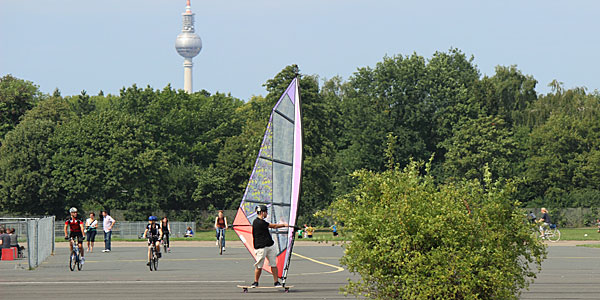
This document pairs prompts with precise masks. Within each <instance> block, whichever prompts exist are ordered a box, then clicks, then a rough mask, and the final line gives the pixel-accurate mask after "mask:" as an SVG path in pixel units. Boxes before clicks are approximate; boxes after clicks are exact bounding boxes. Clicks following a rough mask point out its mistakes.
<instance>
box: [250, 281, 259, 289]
mask: <svg viewBox="0 0 600 300" xmlns="http://www.w3.org/2000/svg"><path fill="white" fill-rule="evenodd" d="M250 287H251V288H255V287H258V282H256V281H255V282H253V283H252V284H251V285H250Z"/></svg>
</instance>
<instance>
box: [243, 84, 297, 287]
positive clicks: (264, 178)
mask: <svg viewBox="0 0 600 300" xmlns="http://www.w3.org/2000/svg"><path fill="white" fill-rule="evenodd" d="M301 168H302V127H301V112H300V97H299V90H298V79H294V80H293V81H292V82H291V83H290V85H289V86H288V88H287V90H286V92H285V93H284V94H283V95H282V96H281V98H280V99H279V101H278V102H277V104H276V105H275V107H274V108H273V111H272V113H271V117H270V118H269V123H268V125H267V129H266V132H265V136H264V138H263V141H262V144H261V147H260V151H259V154H258V157H257V159H256V163H255V165H254V169H253V171H252V175H251V176H250V180H249V181H248V185H247V187H246V191H245V193H244V197H243V198H242V202H241V204H240V208H239V210H238V212H237V215H236V217H235V220H234V223H233V225H234V230H235V232H236V233H237V234H238V236H239V237H240V240H241V241H242V243H244V245H245V246H246V248H247V249H248V250H249V251H250V253H251V255H252V257H254V258H255V259H256V257H255V254H254V245H253V241H252V226H251V224H252V222H253V221H254V219H255V218H256V213H255V208H256V206H257V205H260V204H265V205H267V207H268V209H269V210H268V212H269V215H268V217H267V222H269V223H288V224H290V225H291V226H294V225H295V224H296V218H297V208H298V198H299V195H300V193H299V192H300V175H301ZM293 236H294V234H293V230H291V229H290V228H278V229H271V237H272V238H273V241H274V242H275V244H276V246H277V248H278V250H279V254H278V256H277V267H278V276H279V277H281V278H283V279H284V280H285V278H286V276H287V269H288V267H289V258H290V255H291V251H292V247H293ZM263 269H265V270H266V271H268V272H271V268H270V267H269V266H268V263H265V265H264V267H263Z"/></svg>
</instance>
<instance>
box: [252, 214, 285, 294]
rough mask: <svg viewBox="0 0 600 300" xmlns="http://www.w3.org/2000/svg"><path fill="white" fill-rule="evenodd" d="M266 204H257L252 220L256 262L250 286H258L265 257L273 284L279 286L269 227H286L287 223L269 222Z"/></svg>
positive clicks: (273, 243)
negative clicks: (269, 267) (271, 274)
mask: <svg viewBox="0 0 600 300" xmlns="http://www.w3.org/2000/svg"><path fill="white" fill-rule="evenodd" d="M267 214H268V212H267V206H266V205H259V206H257V207H256V219H254V222H252V238H253V240H254V253H255V254H256V263H255V264H254V283H252V285H251V287H258V279H259V278H260V274H261V273H262V267H263V265H264V263H265V257H266V258H267V259H268V260H269V265H270V266H271V272H272V273H273V280H274V281H275V283H274V286H281V283H279V279H278V278H277V274H278V270H277V247H276V246H275V242H274V241H273V239H272V238H271V232H269V228H282V227H288V224H287V223H282V224H269V223H268V222H267V221H265V219H266V218H267Z"/></svg>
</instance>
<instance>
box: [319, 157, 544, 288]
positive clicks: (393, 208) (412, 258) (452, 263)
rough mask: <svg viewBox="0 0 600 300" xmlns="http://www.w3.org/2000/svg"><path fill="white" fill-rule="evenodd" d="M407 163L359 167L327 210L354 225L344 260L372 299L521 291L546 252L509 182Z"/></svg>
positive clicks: (347, 227) (356, 285)
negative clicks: (433, 173)
mask: <svg viewBox="0 0 600 300" xmlns="http://www.w3.org/2000/svg"><path fill="white" fill-rule="evenodd" d="M421 167H422V166H420V165H419V164H417V163H411V164H410V165H409V166H408V167H407V168H406V169H404V170H399V169H394V170H389V171H385V172H383V173H379V174H378V173H374V172H368V171H361V172H356V173H354V176H356V177H358V180H359V182H360V184H358V186H357V187H356V188H355V189H354V190H353V191H352V192H351V193H349V194H348V195H346V196H344V197H341V198H340V199H337V200H336V201H335V202H334V203H333V204H332V206H331V208H330V209H329V210H328V211H326V212H324V214H327V215H330V216H332V217H333V218H334V219H336V220H337V221H338V222H342V223H343V224H344V226H345V230H349V231H351V232H352V233H353V236H352V241H351V242H348V243H347V244H345V248H346V251H345V254H344V256H343V257H342V259H341V263H342V264H343V265H345V266H347V267H348V269H349V271H350V272H353V273H357V274H358V275H360V279H358V280H355V281H352V280H351V281H349V284H348V285H347V286H345V287H344V290H345V292H346V293H350V294H354V295H356V296H364V297H368V298H373V299H516V298H517V297H518V294H519V291H520V290H521V289H522V288H525V287H527V286H528V285H529V283H531V282H532V280H533V278H534V277H535V272H536V271H539V269H540V265H541V262H542V260H543V259H544V258H545V256H546V251H545V247H544V246H543V245H542V244H541V243H539V242H538V241H536V240H535V236H534V235H532V234H531V228H530V227H528V225H526V224H525V222H524V217H523V215H522V214H521V213H520V212H519V210H518V209H517V207H518V203H515V201H513V200H511V194H512V193H514V192H515V191H514V188H512V186H511V184H510V183H508V184H500V183H492V182H491V179H490V174H489V172H486V174H487V175H486V176H485V180H484V182H483V183H480V182H479V181H468V182H460V183H452V184H441V185H436V183H435V181H434V179H433V178H432V177H429V176H423V175H421V174H420V173H419V171H418V170H419V169H420V168H421Z"/></svg>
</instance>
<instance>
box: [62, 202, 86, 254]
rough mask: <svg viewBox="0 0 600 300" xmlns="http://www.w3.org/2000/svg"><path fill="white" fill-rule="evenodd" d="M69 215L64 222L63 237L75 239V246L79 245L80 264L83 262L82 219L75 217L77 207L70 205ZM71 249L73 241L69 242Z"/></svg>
mask: <svg viewBox="0 0 600 300" xmlns="http://www.w3.org/2000/svg"><path fill="white" fill-rule="evenodd" d="M69 213H71V217H70V218H69V219H67V221H66V222H65V239H69V238H73V240H75V239H76V240H77V247H79V253H80V254H81V264H84V263H85V259H84V258H83V254H84V252H83V230H84V229H83V221H81V220H80V219H79V218H77V208H75V207H71V209H69ZM67 228H68V229H70V233H67ZM69 244H70V246H71V251H73V241H71V242H70V243H69Z"/></svg>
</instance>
